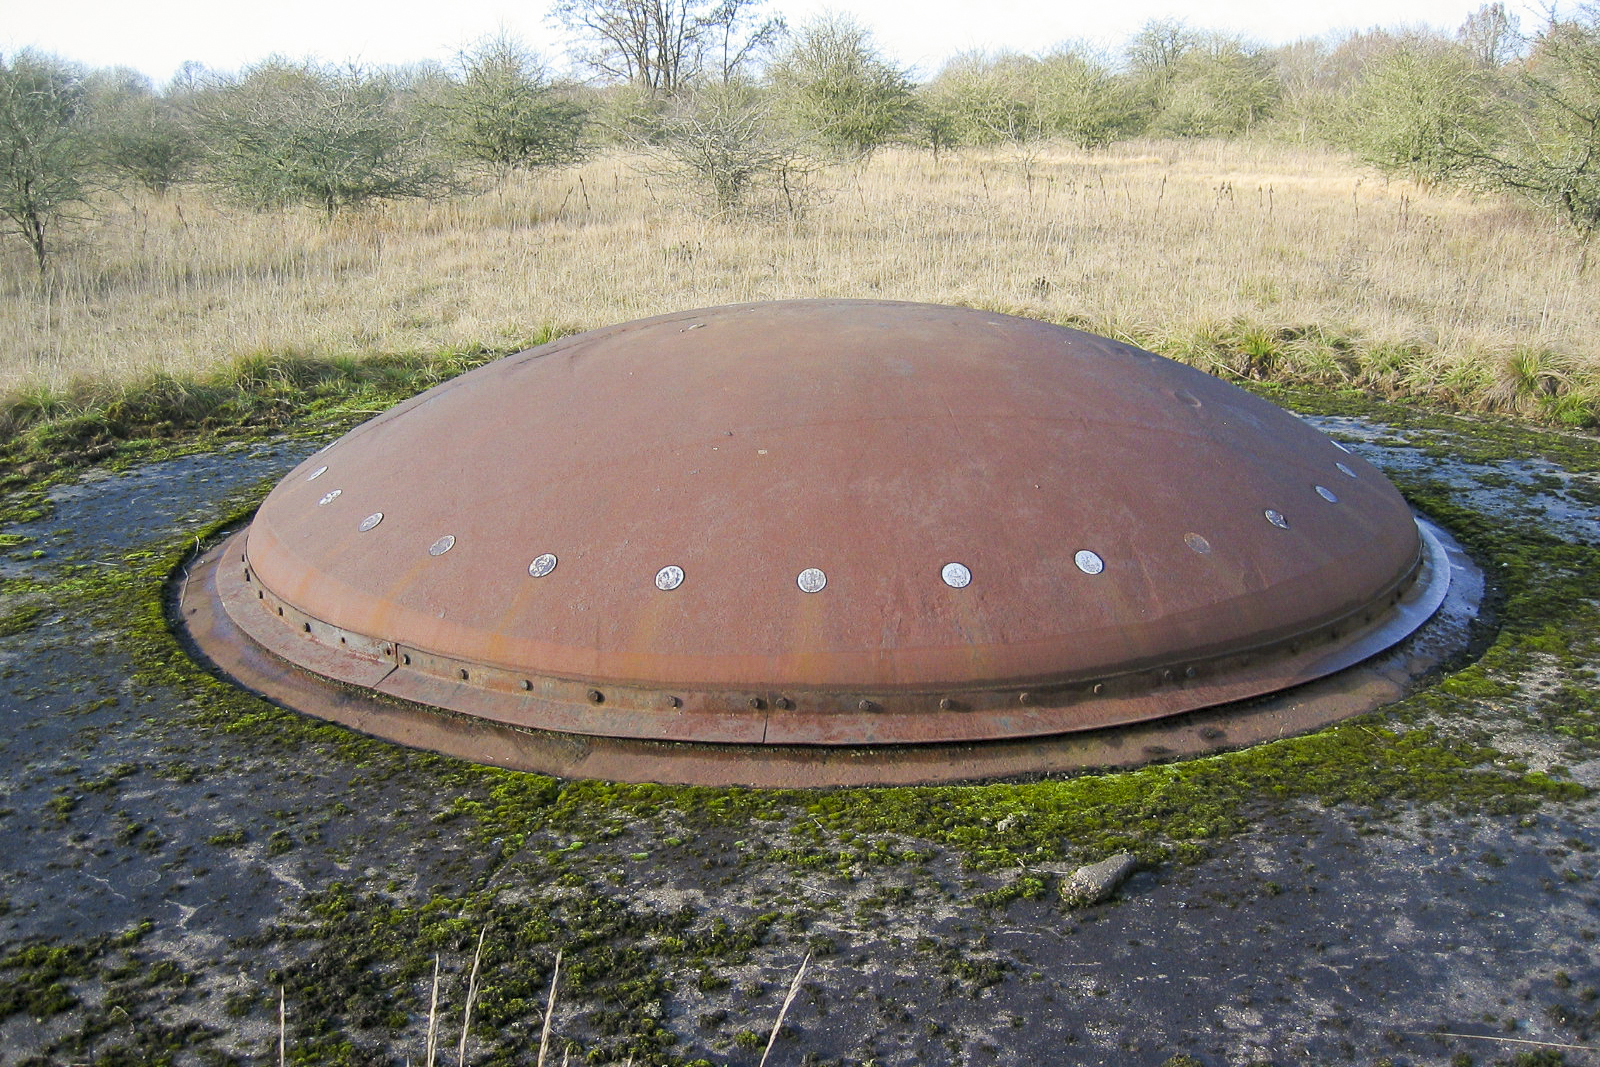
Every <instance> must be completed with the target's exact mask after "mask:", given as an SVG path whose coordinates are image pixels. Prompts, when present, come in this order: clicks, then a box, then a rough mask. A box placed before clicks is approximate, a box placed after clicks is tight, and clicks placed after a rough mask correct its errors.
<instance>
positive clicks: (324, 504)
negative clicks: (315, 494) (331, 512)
mask: <svg viewBox="0 0 1600 1067" xmlns="http://www.w3.org/2000/svg"><path fill="white" fill-rule="evenodd" d="M343 492H344V490H343V489H335V490H334V491H333V492H331V493H329V494H328V495H327V496H325V497H323V498H322V499H321V500H319V501H317V507H319V508H321V507H327V506H328V505H329V504H331V503H333V502H334V501H335V500H338V499H339V495H340V494H341V493H343Z"/></svg>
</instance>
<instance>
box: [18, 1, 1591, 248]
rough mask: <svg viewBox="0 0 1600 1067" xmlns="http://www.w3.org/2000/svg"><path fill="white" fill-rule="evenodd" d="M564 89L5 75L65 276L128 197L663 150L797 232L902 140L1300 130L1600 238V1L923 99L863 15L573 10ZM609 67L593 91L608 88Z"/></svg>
mask: <svg viewBox="0 0 1600 1067" xmlns="http://www.w3.org/2000/svg"><path fill="white" fill-rule="evenodd" d="M552 17H553V18H554V19H555V20H556V21H557V22H559V23H560V24H561V25H562V26H563V27H564V28H565V29H566V30H567V32H568V34H569V36H570V37H571V39H572V40H573V41H574V42H575V44H574V45H573V47H572V48H571V50H570V51H569V53H568V56H567V58H568V60H569V61H570V67H569V68H567V69H565V70H562V69H557V68H556V67H555V66H554V65H553V64H552V63H551V61H550V60H548V59H547V58H545V57H544V56H541V55H540V54H539V53H537V52H535V51H534V50H532V49H531V48H529V47H528V46H527V45H525V44H524V43H523V42H522V41H521V40H519V39H517V38H515V37H513V36H510V35H507V34H504V33H502V34H499V35H495V36H492V37H489V38H485V39H483V40H480V41H478V42H476V43H475V44H472V45H470V46H468V47H467V48H465V49H463V51H462V52H461V53H460V54H459V55H458V57H457V58H456V60H455V61H454V62H453V63H450V64H444V63H439V62H437V61H422V62H418V63H410V64H399V65H391V66H383V67H361V66H358V65H352V64H337V63H327V62H321V61H316V60H310V59H301V60H295V59H288V58H284V57H281V56H273V57H267V58H265V59H263V60H261V61H258V62H256V63H253V64H250V65H247V66H245V67H243V68H241V69H240V70H238V71H235V72H221V71H211V70H207V69H205V68H203V67H201V66H199V65H198V64H194V65H186V66H185V68H183V69H182V70H181V71H180V72H179V74H178V75H177V76H176V77H174V78H173V79H172V80H171V81H170V82H168V83H167V84H166V85H163V86H160V87H159V88H158V87H157V86H156V85H155V84H154V83H153V82H152V80H151V79H149V78H148V77H147V76H145V75H143V74H140V73H138V72H136V71H132V70H130V69H128V68H121V67H110V68H95V69H90V68H86V67H83V66H81V65H79V64H75V63H73V62H71V61H70V60H66V59H62V58H59V57H56V56H52V55H46V54H43V53H39V52H34V51H30V50H22V51H19V52H16V53H13V54H12V55H10V56H0V219H3V221H4V222H5V223H7V224H8V226H7V228H8V232H9V233H10V234H11V235H13V236H20V237H21V238H22V239H23V242H24V244H25V245H26V246H27V248H28V250H29V251H30V252H31V253H32V256H33V259H34V260H35V262H36V265H37V267H38V270H39V272H40V273H41V274H42V273H43V272H44V271H45V269H46V264H47V255H48V249H49V242H50V238H51V233H52V231H53V230H54V229H55V228H56V227H58V226H60V225H62V224H63V223H67V222H69V221H70V220H72V219H73V218H74V217H75V216H76V214H81V213H82V211H83V210H84V209H85V206H86V205H89V204H90V203H91V202H92V200H93V198H94V196H95V194H96V193H97V192H98V191H99V190H101V189H103V188H105V187H108V186H115V185H131V186H142V187H144V188H147V189H149V190H151V191H152V192H154V193H156V194H158V195H164V194H165V193H166V192H167V191H168V190H169V189H171V188H173V187H175V186H179V185H186V184H196V185H203V186H206V187H208V188H211V189H213V190H216V191H217V192H219V193H220V194H222V195H223V196H226V197H227V198H229V199H231V200H234V201H237V202H239V203H243V204H246V205H249V206H252V207H255V208H258V209H272V208H281V207H286V206H289V205H293V204H309V205H313V206H315V207H318V208H321V209H322V210H324V211H325V212H327V213H328V214H329V215H332V214H334V213H336V212H338V211H340V210H343V209H346V208H350V207H355V206H359V205H361V204H363V203H367V202H372V201H382V200H393V199H403V198H411V197H423V198H440V197H448V196H452V195H460V194H463V193H468V192H471V191H475V190H479V189H482V188H485V187H487V186H489V185H492V184H493V182H494V181H495V180H496V179H497V178H503V177H504V176H505V175H506V174H508V173H509V172H511V171H514V170H537V169H549V168H560V167H564V166H569V165H572V164H575V163H577V162H579V161H581V160H582V159H584V158H585V157H586V156H587V155H588V154H590V153H592V152H594V151H598V150H601V149H604V148H605V147H607V146H625V147H628V148H632V149H637V150H640V151H641V152H643V153H645V154H646V155H647V156H648V157H649V158H651V159H653V160H655V164H654V165H656V166H657V167H658V168H659V172H660V173H661V174H662V175H663V176H664V177H669V178H671V179H672V180H675V181H677V182H679V183H680V184H681V185H682V186H683V187H684V188H686V189H689V190H691V191H692V192H693V193H694V194H695V195H697V196H698V197H700V198H701V200H702V201H703V203H704V204H705V208H706V210H707V211H708V212H709V213H714V214H733V213H737V212H741V211H746V210H750V209H751V208H752V206H753V205H759V206H761V207H762V208H763V209H765V210H779V211H783V212H787V213H788V214H791V215H795V214H799V213H802V212H803V211H804V210H805V207H806V204H807V188H808V181H807V179H808V176H810V175H812V174H815V173H816V172H817V171H818V170H819V169H821V168H823V167H827V166H830V165H833V164H836V163H838V162H841V161H846V160H849V159H853V158H860V157H862V156H865V155H866V154H868V153H870V152H872V151H873V150H875V149H876V148H879V147H882V146H885V145H889V144H899V145H911V146H914V147H919V148H923V149H927V150H929V151H931V152H933V153H934V154H935V156H937V154H938V153H940V152H942V151H946V150H951V149H957V148H964V147H977V148H984V147H1000V148H1010V149H1014V150H1016V151H1017V152H1019V153H1021V154H1023V155H1027V154H1029V153H1034V152H1037V151H1038V150H1039V149H1040V148H1041V147H1042V146H1044V145H1047V144H1049V143H1051V142H1065V143H1069V144H1072V145H1074V146H1077V147H1079V148H1083V149H1094V148H1097V147H1102V146H1105V145H1108V144H1111V143H1114V142H1117V141H1123V140H1129V139H1133V138H1140V137H1157V138H1180V139H1182V138H1240V137H1268V138H1281V139H1285V140H1290V141H1296V142H1301V143H1319V144H1325V145H1331V146H1334V147H1337V148H1340V149H1344V150H1348V151H1350V152H1352V153H1353V154H1354V155H1355V156H1356V158H1358V159H1359V160H1361V161H1362V162H1363V163H1365V164H1368V165H1370V166H1373V167H1376V168H1377V169H1379V170H1380V171H1382V172H1384V173H1385V174H1390V175H1398V176H1402V177H1406V178H1410V179H1413V180H1415V181H1418V182H1420V183H1423V184H1425V185H1454V186H1459V187H1461V188H1464V189H1469V190H1474V191H1480V192H1509V193H1515V194H1520V195H1521V196H1523V197H1525V198H1527V199H1529V200H1532V201H1534V202H1535V203H1537V204H1539V205H1540V206H1541V207H1542V208H1544V209H1545V210H1547V211H1548V212H1549V213H1550V214H1551V216H1552V217H1553V218H1556V219H1558V220H1559V221H1560V222H1561V223H1562V224H1563V225H1565V226H1567V227H1569V228H1570V229H1571V230H1572V232H1574V233H1575V234H1576V236H1577V237H1578V238H1579V239H1580V241H1581V242H1582V243H1583V244H1584V245H1585V247H1586V246H1587V243H1588V240H1589V238H1590V237H1591V236H1592V234H1593V233H1594V231H1595V229H1596V228H1597V226H1600V8H1596V7H1595V6H1593V5H1586V6H1585V7H1583V8H1581V9H1580V10H1579V11H1578V12H1577V13H1576V14H1575V15H1572V16H1570V17H1566V18H1558V17H1557V16H1556V15H1555V14H1554V13H1551V14H1550V15H1548V16H1547V18H1546V20H1545V21H1544V23H1543V24H1542V25H1541V26H1539V27H1537V28H1535V29H1533V30H1532V31H1530V32H1524V30H1523V29H1522V27H1520V26H1519V25H1518V22H1517V20H1516V18H1515V17H1514V16H1512V15H1510V14H1509V13H1508V12H1507V10H1506V8H1505V6H1504V5H1503V4H1500V3H1491V4H1486V5H1485V6H1483V7H1482V8H1480V9H1479V10H1478V11H1477V12H1475V13H1473V14H1472V15H1471V16H1469V17H1468V19H1467V20H1466V21H1465V22H1464V23H1463V24H1462V25H1461V26H1460V27H1458V28H1457V29H1456V30H1454V31H1442V30H1434V29H1426V28H1421V29H1419V28H1405V27H1401V28H1394V29H1385V28H1379V29H1371V30H1367V31H1360V32H1352V33H1347V34H1343V35H1339V36H1337V37H1335V36H1333V35H1324V36H1322V37H1316V38H1308V39H1303V40H1300V41H1296V42H1293V43H1291V44H1288V45H1282V46H1273V47H1261V46H1256V45H1252V44H1250V43H1249V42H1248V40H1247V39H1246V38H1243V37H1241V36H1238V35H1231V34H1225V33H1220V32H1216V31H1210V30H1202V29H1195V28H1192V27H1190V26H1188V25H1187V24H1186V23H1184V22H1182V21H1178V20H1173V19H1158V20H1153V21H1151V22H1148V23H1146V24H1145V25H1144V26H1143V27H1142V28H1141V29H1140V30H1139V31H1138V32H1137V33H1135V34H1134V35H1133V37H1131V38H1130V39H1129V40H1128V41H1127V42H1126V43H1125V45H1124V46H1123V48H1122V49H1121V50H1120V51H1118V52H1114V53H1106V52H1103V51H1100V50H1096V49H1093V48H1089V47H1085V46H1077V45H1070V44H1069V45H1062V46H1056V47H1053V48H1051V49H1048V50H1044V51H1041V52H1038V53H1031V54H1029V53H1021V52H991V53H967V54H962V55H957V56H954V57H951V58H950V59H949V60H948V61H946V63H945V64H944V65H943V66H942V67H941V68H940V69H939V70H938V71H937V73H935V74H934V75H933V76H931V77H929V78H926V79H924V80H920V81H919V80H916V79H914V78H913V76H912V72H911V71H910V70H909V69H907V68H904V67H901V66H898V65H896V64H895V63H893V62H891V61H890V60H889V59H888V58H887V57H886V56H885V55H884V53H883V51H882V49H881V48H880V47H879V46H878V45H877V43H876V41H875V40H874V39H873V37H872V35H871V33H870V32H869V31H868V30H866V29H865V28H863V27H862V26H861V25H860V24H858V23H856V22H855V21H854V20H852V19H851V18H849V17H848V16H843V15H828V16H823V17H820V18H818V19H815V20H812V21H810V22H807V23H805V24H803V25H799V26H792V27H791V26H789V25H788V24H787V23H786V21H785V20H784V19H783V17H782V16H781V15H780V14H777V13H771V12H769V11H768V10H767V5H766V4H764V3H760V2H756V0H560V2H558V3H557V4H556V5H555V7H554V9H553V11H552ZM584 75H587V76H584Z"/></svg>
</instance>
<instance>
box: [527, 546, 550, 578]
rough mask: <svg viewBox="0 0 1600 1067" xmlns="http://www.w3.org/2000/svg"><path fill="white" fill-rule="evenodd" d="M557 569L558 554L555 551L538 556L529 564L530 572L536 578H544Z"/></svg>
mask: <svg viewBox="0 0 1600 1067" xmlns="http://www.w3.org/2000/svg"><path fill="white" fill-rule="evenodd" d="M555 569H556V554H555V553H554V552H546V553H545V554H544V555H542V556H537V557H535V558H534V561H533V562H532V563H530V564H528V573H529V574H530V575H532V576H533V577H535V578H543V577H544V576H545V575H547V574H549V573H550V572H551V571H553V570H555Z"/></svg>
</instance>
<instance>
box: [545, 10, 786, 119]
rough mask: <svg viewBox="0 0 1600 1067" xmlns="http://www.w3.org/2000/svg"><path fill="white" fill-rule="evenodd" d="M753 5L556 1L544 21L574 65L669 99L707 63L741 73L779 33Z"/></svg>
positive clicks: (722, 72)
mask: <svg viewBox="0 0 1600 1067" xmlns="http://www.w3.org/2000/svg"><path fill="white" fill-rule="evenodd" d="M760 6H761V2H760V0H559V2H558V3H557V4H556V6H555V8H554V10H553V11H552V16H553V17H554V19H555V20H556V22H557V23H559V24H560V25H561V26H562V27H563V28H564V29H566V30H567V32H569V33H571V34H573V35H575V36H576V37H577V38H579V40H580V41H581V42H582V44H583V46H584V48H585V50H584V51H582V52H581V53H580V54H579V56H578V58H579V59H580V60H582V61H583V62H584V63H586V64H587V65H588V66H590V67H591V68H593V69H594V70H595V71H597V72H598V73H599V74H600V75H602V76H603V77H606V78H610V79H615V80H619V81H626V82H632V83H634V84H636V85H640V86H643V87H644V88H646V89H648V90H649V91H650V92H651V93H655V94H661V95H666V96H670V95H672V94H673V93H676V92H678V91H680V90H682V89H685V88H687V87H688V86H689V85H690V84H692V83H693V82H694V81H695V80H696V79H698V78H699V77H700V76H701V74H702V72H703V70H704V68H705V66H706V65H707V63H711V64H712V65H713V66H714V68H715V69H716V71H717V74H718V76H719V77H720V80H722V81H728V80H731V79H732V78H734V77H735V76H737V75H738V74H740V73H742V72H743V70H744V68H745V67H746V65H748V64H749V63H750V62H752V61H753V60H754V59H756V58H757V57H758V56H759V55H760V54H761V53H762V52H763V51H764V50H765V49H767V48H769V47H771V45H772V43H773V42H774V41H775V40H777V38H778V36H779V35H780V34H782V32H783V20H782V19H780V18H769V19H766V20H759V18H758V14H757V9H758V8H759V7H760Z"/></svg>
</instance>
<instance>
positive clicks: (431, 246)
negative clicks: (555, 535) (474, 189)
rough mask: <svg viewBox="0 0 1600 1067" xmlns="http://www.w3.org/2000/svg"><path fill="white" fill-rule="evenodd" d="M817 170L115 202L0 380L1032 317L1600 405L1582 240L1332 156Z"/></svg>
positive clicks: (91, 227)
mask: <svg viewBox="0 0 1600 1067" xmlns="http://www.w3.org/2000/svg"><path fill="white" fill-rule="evenodd" d="M821 180H822V183H823V185H824V189H823V193H824V197H823V200H822V202H821V204H820V205H819V206H817V207H816V208H814V209H813V211H812V212H811V213H810V215H809V216H808V217H806V218H805V219H803V220H799V221H794V220H787V219H779V220H772V219H767V220H761V219H755V218H744V219H735V220H727V219H724V220H705V219H702V218H699V217H697V216H696V215H695V214H694V213H693V211H692V210H690V209H689V208H688V207H687V206H685V205H683V204H681V203H678V202H675V201H674V200H673V199H672V198H671V194H669V193H667V192H665V191H663V190H661V189H660V188H658V187H657V186H658V185H659V183H652V182H650V181H649V180H648V179H647V178H645V177H643V176H641V172H640V171H638V170H637V169H635V168H634V167H633V166H632V165H631V164H630V161H629V160H628V159H626V158H622V157H617V156H611V157H606V158H602V159H598V160H596V161H594V162H591V163H590V164H588V165H587V166H585V167H584V168H582V169H581V170H578V171H570V172H565V173H560V174H552V175H549V176H542V177H531V178H521V179H515V180H513V181H512V182H511V183H510V184H508V185H506V186H504V187H502V188H500V189H497V190H495V191H492V192H489V193H486V194H484V195H481V196H478V197H475V198H471V199H464V200H457V201H452V202H447V203H440V204H434V205H427V204H407V205H394V206H389V207H386V208H382V209H378V210H374V211H370V212H357V213H349V214H346V215H344V216H342V217H339V218H337V219H335V220H333V221H332V222H331V223H329V222H327V221H326V220H324V219H323V218H322V217H321V216H320V215H317V214H314V213H304V214H300V213H292V214H288V215H284V214H260V215H258V214H252V213H250V212H247V211H243V210H239V209H234V208H228V207H219V206H217V205H215V204H213V203H211V202H210V201H209V200H207V199H206V198H204V197H203V196H202V195H201V194H200V193H198V192H195V191H184V192H181V193H178V194H174V195H172V196H170V197H169V198H168V199H167V200H165V201H160V200H155V199H149V198H143V197H133V198H131V199H110V200H108V201H107V202H106V204H105V205H104V206H105V209H106V210H105V213H104V217H103V219H102V220H101V221H99V222H96V223H93V224H86V225H84V226H83V227H82V228H80V229H78V230H75V231H73V232H72V233H71V234H70V235H69V237H68V243H67V244H66V245H64V246H63V247H62V248H61V249H60V252H59V255H58V258H57V261H56V265H55V269H54V270H53V272H52V275H51V277H50V279H49V282H48V284H47V285H45V286H43V287H41V286H40V284H39V283H38V282H37V281H36V280H35V279H34V278H33V277H32V268H31V267H30V266H29V264H28V262H27V261H26V258H25V256H24V255H23V253H22V252H21V251H20V250H19V251H17V252H15V253H14V254H12V255H10V256H9V258H6V259H4V260H3V261H0V391H6V390H18V389H25V388H37V387H39V386H47V387H52V388H60V387H62V386H64V385H65V384H66V383H67V382H68V381H70V380H72V379H74V378H82V377H86V376H87V377H95V378H110V379H112V380H127V381H131V380H134V379H137V378H141V377H144V376H148V375H149V374H151V373H156V372H165V373H172V374H178V375H186V374H195V373H203V372H206V371H209V370H212V369H215V368H216V367H218V366H219V365H222V364H226V363H229V362H231V361H233V360H235V359H237V358H239V357H244V356H261V355H279V354H300V355H309V356H314V357H318V356H344V355H350V354H360V353H366V352H431V351H436V350H440V349H464V348H471V347H477V346H486V347H488V348H491V349H509V348H514V347H516V346H518V345H520V344H522V343H525V342H527V341H528V340H529V339H530V338H532V337H533V336H534V335H535V334H536V332H537V330H538V329H539V328H540V326H541V325H544V324H549V323H556V324H559V325H563V326H574V327H591V326H598V325H603V324H606V323H610V322H615V321H621V320H625V319H630V318H635V317H639V316H643V315H649V314H655V313H659V312H665V311H670V310H677V309H682V308H690V307H697V306H705V305H713V304H721V303H729V302H735V301H742V300H758V299H770V298H782V297H815V296H850V297H884V298H896V299H906V300H927V301H940V302H949V303H967V304H973V305H978V306H984V307H990V308H995V309H999V310H1006V311H1015V312H1019V313H1023V314H1029V315H1035V316H1039V317H1042V318H1048V319H1053V320H1056V321H1061V322H1071V323H1074V324H1079V325H1084V326H1087V327H1088V328H1090V329H1095V330H1098V331H1100V332H1105V333H1111V334H1115V335H1121V336H1125V337H1128V338H1130V339H1132V340H1135V341H1137V342H1139V343H1142V344H1145V345H1147V346H1149V347H1153V348H1155V349H1156V350H1158V351H1163V352H1166V353H1168V354H1171V355H1176V356H1179V357H1180V358H1187V359H1189V360H1191V361H1193V362H1196V363H1199V364H1201V365H1203V366H1207V367H1208V369H1225V370H1229V371H1232V372H1234V373H1246V374H1255V375H1258V376H1269V375H1279V374H1283V375H1290V376H1295V377H1299V378H1307V379H1312V380H1320V381H1326V382H1330V383H1336V382H1354V383H1357V384H1360V385H1363V386H1368V387H1378V388H1382V389H1385V390H1387V391H1390V392H1427V393H1433V394H1435V395H1442V396H1444V397H1445V398H1446V399H1449V400H1454V401H1456V402H1458V403H1461V404H1463V405H1464V406H1478V407H1491V406H1500V407H1508V408H1522V409H1527V410H1543V411H1545V412H1546V413H1554V414H1557V415H1558V416H1559V415H1560V414H1561V413H1560V412H1559V411H1555V412H1552V407H1553V405H1555V403H1556V398H1563V397H1564V398H1569V399H1571V400H1574V401H1575V402H1577V403H1579V404H1580V405H1584V406H1585V407H1586V410H1588V411H1589V412H1590V413H1591V415H1592V413H1593V407H1594V403H1593V402H1594V401H1595V400H1596V398H1597V397H1600V340H1597V339H1596V335H1595V332H1594V330H1593V328H1592V327H1593V324H1594V323H1595V322H1597V321H1600V285H1596V284H1595V280H1594V278H1593V277H1592V276H1591V277H1589V278H1587V279H1585V278H1581V277H1580V276H1579V275H1578V273H1577V264H1578V251H1577V248H1576V246H1575V244H1574V243H1573V241H1572V239H1571V238H1569V237H1568V236H1566V235H1565V234H1564V233H1562V232H1561V231H1559V230H1557V229H1556V228H1554V227H1553V226H1551V225H1549V224H1547V223H1545V222H1543V221H1542V220H1540V219H1539V218H1537V217H1536V216H1534V215H1532V214H1531V213H1528V212H1525V211H1523V210H1521V209H1520V208H1518V207H1516V206H1515V205H1509V204H1507V203H1504V202H1500V201H1472V200H1468V199H1465V198H1462V197H1459V196H1455V195H1452V194H1446V193H1437V192H1429V191H1426V190H1421V189H1418V188H1416V187H1414V186H1410V185H1406V184H1401V183H1393V184H1385V183H1383V182H1381V181H1378V180H1376V179H1373V178H1371V177H1368V176H1364V175H1363V174H1362V172H1360V171H1359V170H1357V169H1355V168H1354V167H1353V166H1351V165H1350V164H1349V163H1348V162H1347V161H1345V160H1344V159H1343V158H1341V157H1339V156H1337V155H1334V154H1330V153H1326V152H1321V151H1316V150H1307V149H1294V148H1286V147H1284V146H1281V145H1267V144H1244V145H1229V144H1222V143H1210V142H1199V143H1183V144H1175V143H1148V144H1131V145H1120V146H1117V147H1116V148H1114V149H1111V150H1108V151H1102V152H1095V153H1084V152H1078V151H1074V150H1069V149H1057V150H1051V151H1048V152H1043V153H1039V154H1036V155H1034V156H1032V157H1030V158H1028V159H1022V158H1019V157H1016V156H1010V155H1006V154H1004V153H1000V154H994V153H988V154H966V155H946V156H944V157H942V158H941V159H940V160H938V161H937V162H935V160H934V159H933V158H932V157H931V156H930V155H928V154H927V153H919V152H912V151H892V152H884V153H881V154H879V155H878V156H876V157H874V158H873V159H872V160H871V162H870V163H868V164H866V165H863V166H859V167H843V168H838V169H835V170H832V171H830V172H827V173H826V174H824V175H823V176H822V179H821ZM1530 366H1531V367H1532V371H1531V372H1530ZM1496 390H1498V392H1497V391H1496ZM1569 421H1577V420H1575V419H1569Z"/></svg>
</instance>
